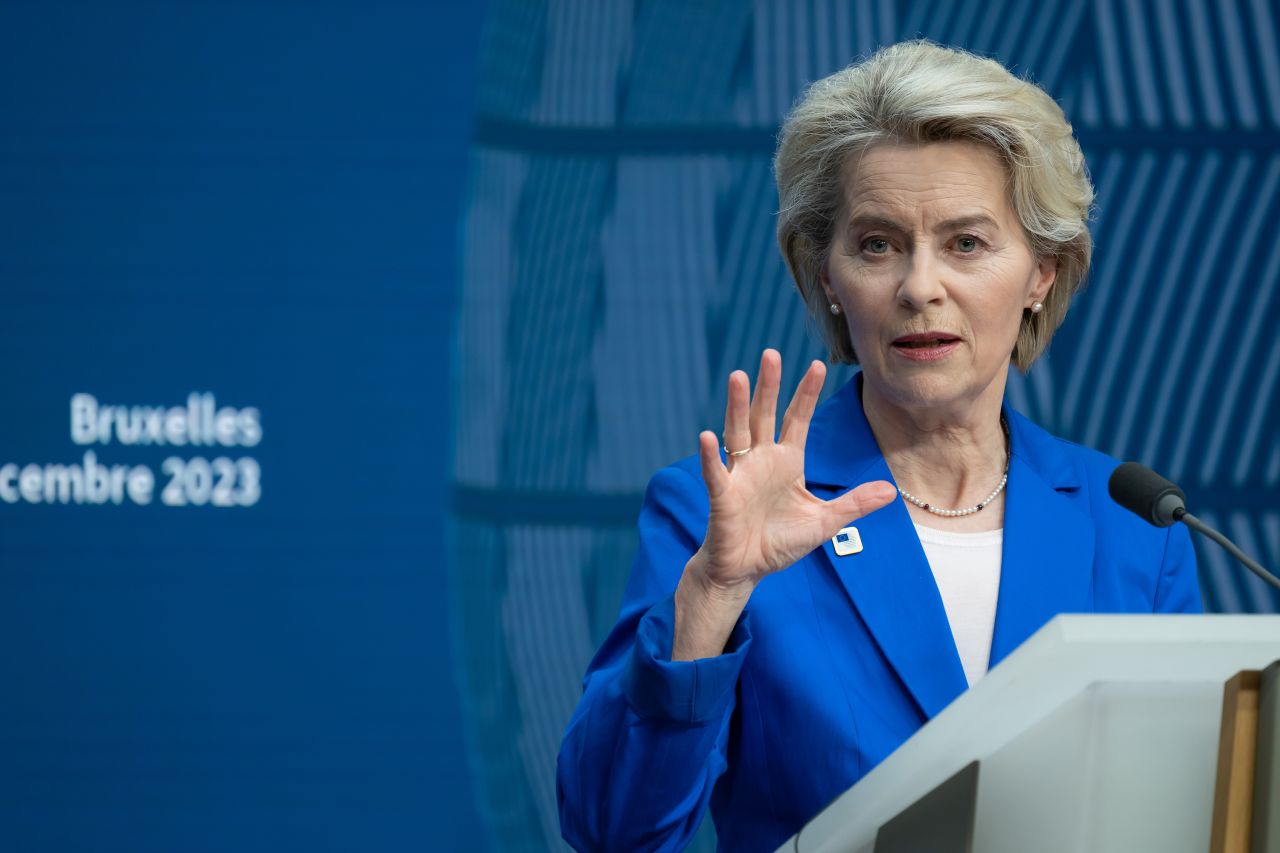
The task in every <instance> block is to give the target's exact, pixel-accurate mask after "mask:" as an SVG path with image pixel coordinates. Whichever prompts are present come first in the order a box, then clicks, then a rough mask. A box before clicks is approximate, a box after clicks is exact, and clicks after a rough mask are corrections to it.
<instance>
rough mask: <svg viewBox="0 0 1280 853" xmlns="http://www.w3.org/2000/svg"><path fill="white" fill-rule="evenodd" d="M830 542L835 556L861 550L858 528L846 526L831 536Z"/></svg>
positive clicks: (844, 555) (845, 555) (855, 552)
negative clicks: (834, 550)
mask: <svg viewBox="0 0 1280 853" xmlns="http://www.w3.org/2000/svg"><path fill="white" fill-rule="evenodd" d="M831 544H832V546H834V547H835V549H836V555H837V556H839V557H847V556H849V555H850V554H857V553H858V552H859V551H861V550H862V537H861V536H859V535H858V528H856V527H846V528H844V529H843V530H841V531H840V532H839V533H837V534H836V535H835V536H832V537H831Z"/></svg>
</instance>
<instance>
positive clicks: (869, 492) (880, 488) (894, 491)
mask: <svg viewBox="0 0 1280 853" xmlns="http://www.w3.org/2000/svg"><path fill="white" fill-rule="evenodd" d="M897 497H898V488H897V487H896V486H895V485H893V483H890V482H889V481H888V480H872V481H871V482H870V483H863V484H862V485H860V486H858V487H857V488H856V489H850V490H849V491H847V492H845V493H844V494H843V495H840V496H839V497H837V498H832V499H831V500H829V501H827V509H828V510H829V511H830V513H831V516H832V518H831V521H832V522H833V523H834V524H837V525H838V527H843V526H844V525H846V524H848V523H849V522H851V521H856V520H858V519H859V518H862V517H863V516H864V515H870V514H871V513H873V512H875V511H876V510H878V509H880V508H881V507H885V506H888V505H889V504H891V503H893V502H894V500H896V499H897ZM837 529H838V528H837Z"/></svg>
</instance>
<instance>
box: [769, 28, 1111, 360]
mask: <svg viewBox="0 0 1280 853" xmlns="http://www.w3.org/2000/svg"><path fill="white" fill-rule="evenodd" d="M960 140H964V141H973V142H977V143H979V144H982V145H985V146H986V147H988V148H990V149H991V150H993V151H994V152H995V153H996V155H997V156H998V157H999V158H1000V160H1001V161H1002V162H1003V163H1004V165H1005V168H1006V169H1007V170H1008V172H1009V178H1010V181H1009V191H1010V196H1011V201H1012V204H1013V208H1014V211H1015V213H1016V214H1017V216H1018V219H1019V220H1020V221H1021V222H1022V227H1023V229H1024V230H1025V231H1026V235H1027V238H1028V240H1029V242H1030V244H1031V248H1032V251H1033V252H1034V254H1035V256H1036V257H1037V258H1038V259H1044V258H1056V259H1057V279H1056V281H1055V282H1054V285H1053V287H1051V288H1050V289H1049V294H1048V296H1047V297H1046V298H1045V302H1044V309H1043V310H1042V311H1041V312H1040V313H1038V314H1033V313H1032V312H1031V311H1029V310H1028V311H1024V312H1023V317H1022V325H1021V327H1020V328H1019V330H1018V340H1017V342H1016V343H1015V344H1014V348H1013V353H1012V354H1011V355H1012V359H1013V363H1014V364H1015V365H1016V366H1017V367H1018V368H1019V369H1020V370H1022V371H1026V370H1027V369H1028V368H1029V367H1030V366H1031V365H1032V363H1033V362H1035V360H1036V359H1037V358H1038V357H1039V356H1040V354H1041V353H1042V352H1044V349H1045V347H1047V346H1048V345H1049V339H1050V338H1052V337H1053V333H1054V332H1055V331H1057V329H1058V326H1059V325H1061V323H1062V321H1063V319H1064V318H1065V317H1066V315H1067V309H1068V307H1069V306H1070V304H1071V298H1072V297H1073V296H1074V295H1075V294H1076V293H1077V292H1078V291H1079V290H1080V288H1081V287H1082V286H1083V285H1084V280H1085V276H1086V275H1087V274H1088V272H1089V259H1090V256H1091V255H1092V252H1093V240H1092V238H1091V237H1090V235H1089V223H1088V220H1089V214H1090V209H1091V206H1092V204H1093V186H1092V184H1091V183H1090V181H1089V175H1088V172H1087V170H1086V169H1085V163H1084V154H1083V153H1082V152H1081V151H1080V145H1079V143H1078V142H1076V140H1075V137H1074V136H1072V134H1071V125H1070V124H1069V123H1068V122H1067V119H1066V116H1065V115H1064V114H1063V112H1062V108H1061V107H1059V106H1058V105H1057V103H1056V102H1054V100H1053V98H1051V97H1049V95H1048V94H1047V93H1046V92H1045V91H1044V90H1043V89H1041V88H1040V87H1039V86H1037V85H1035V84H1034V83H1030V82H1027V81H1025V80H1019V79H1018V78H1017V77H1015V76H1013V74H1011V73H1009V71H1007V70H1006V69H1005V68H1004V66H1002V65H1000V64H999V63H998V62H995V61H994V60H991V59H983V58H982V57H979V56H975V55H973V54H971V53H968V52H966V51H962V50H955V49H953V48H948V47H942V46H940V45H937V44H934V43H932V42H929V41H926V40H919V41H909V42H902V43H900V44H895V45H892V46H890V47H886V48H882V49H881V50H879V51H877V52H876V53H874V54H873V55H872V56H870V57H869V58H867V59H865V60H863V61H861V62H858V63H855V64H853V65H850V66H849V67H848V68H845V69H844V70H843V71H838V72H836V73H835V74H832V75H831V76H830V77H826V78H824V79H822V80H819V81H817V82H816V83H814V84H813V85H811V86H810V87H809V88H808V90H807V91H806V92H805V93H804V95H803V97H802V98H801V99H800V101H799V102H798V103H797V104H796V105H795V107H793V108H792V110H791V112H790V113H789V114H788V115H787V118H786V120H785V121H784V123H783V125H782V132H781V135H780V137H779V140H778V150H777V153H776V154H775V155H774V160H773V168H774V175H775V176H776V178H777V181H778V201H779V211H778V244H779V246H780V247H781V249H782V255H783V257H784V258H785V259H786V262H787V267H788V268H789V269H790V270H791V276H792V278H794V279H795V282H796V286H797V287H798V288H799V289H800V293H801V294H802V295H803V296H804V299H805V302H806V303H807V305H808V308H809V314H810V316H811V317H812V318H813V320H814V321H815V322H816V323H817V325H818V327H819V329H820V331H821V333H822V336H823V338H824V339H825V341H826V344H827V348H828V350H829V351H830V354H831V359H832V360H833V361H839V362H846V363H856V362H857V354H856V353H855V352H854V351H853V342H852V341H850V340H849V331H848V328H847V327H846V326H845V324H844V322H843V320H842V318H841V317H839V316H834V315H832V314H831V313H830V312H829V310H828V305H827V298H826V295H825V294H824V292H823V290H822V286H821V283H820V276H821V273H822V269H823V267H824V266H825V264H826V262H827V257H828V253H829V252H830V248H831V241H832V235H833V230H834V226H835V222H836V219H837V218H838V216H839V214H840V205H841V203H842V200H843V194H842V187H841V177H842V172H843V167H844V165H845V164H846V163H848V162H849V161H850V160H851V159H852V158H853V157H855V156H857V155H858V154H860V153H861V152H864V151H866V150H867V149H868V148H869V147H871V146H873V145H876V144H878V143H884V142H897V143H910V144H921V143H928V142H945V141H960Z"/></svg>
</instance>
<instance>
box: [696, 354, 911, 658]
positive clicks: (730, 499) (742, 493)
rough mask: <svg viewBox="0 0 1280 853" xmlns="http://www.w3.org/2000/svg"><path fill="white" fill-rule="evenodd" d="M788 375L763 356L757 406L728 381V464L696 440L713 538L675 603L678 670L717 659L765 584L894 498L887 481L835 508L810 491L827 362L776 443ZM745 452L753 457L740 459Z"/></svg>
mask: <svg viewBox="0 0 1280 853" xmlns="http://www.w3.org/2000/svg"><path fill="white" fill-rule="evenodd" d="M781 375H782V357H781V356H780V355H779V354H778V353H777V352H776V351H775V350H765V351H764V354H763V355H762V356H761V358H760V374H759V377H758V379H757V382H756V389H755V395H754V397H752V396H751V389H750V380H749V379H748V378H747V375H746V374H745V373H743V372H742V371H740V370H739V371H734V372H733V373H732V374H731V375H730V376H729V395H728V397H729V399H728V404H727V405H726V407H725V420H724V446H725V447H726V448H727V449H728V451H729V452H730V455H729V456H728V458H727V462H722V461H721V459H720V441H719V440H718V439H717V437H716V435H715V433H712V432H710V431H707V432H703V433H702V434H701V435H700V436H699V437H698V441H699V456H700V458H701V462H702V478H703V480H704V481H705V482H706V486H707V495H708V497H709V499H710V503H711V514H710V517H709V519H708V523H707V534H706V538H705V539H704V540H703V542H702V547H701V548H699V549H698V552H697V553H696V554H694V556H693V558H692V559H690V560H689V563H688V565H687V566H686V567H685V572H684V576H683V577H682V578H681V581H680V588H679V589H678V590H677V593H676V636H675V644H674V647H673V658H674V659H676V660H688V659H693V658H696V657H708V656H711V655H716V654H720V652H721V651H722V650H723V648H724V642H725V640H727V639H728V635H729V631H731V630H732V628H733V624H734V622H735V621H736V620H737V617H738V614H739V613H741V611H742V608H743V607H744V606H745V605H746V601H747V598H749V597H750V595H751V591H752V590H754V589H755V586H756V584H757V583H759V582H760V580H761V579H762V578H764V577H765V576H766V575H768V574H770V573H772V572H777V571H781V570H782V569H785V568H787V567H788V566H790V565H791V564H792V563H794V562H796V561H797V560H799V559H800V558H801V557H803V556H804V555H805V554H808V553H809V552H810V551H812V550H813V549H814V548H817V547H818V546H820V545H821V544H822V543H823V542H824V541H825V540H827V539H829V538H831V537H832V536H834V535H835V534H836V533H837V532H838V531H839V530H840V528H842V527H844V526H845V525H847V524H848V523H849V522H851V521H853V520H855V519H858V518H861V517H862V516H864V515H866V514H867V513H869V512H872V511H874V510H877V509H879V508H880V507H882V506H884V505H886V504H888V503H890V502H891V501H892V500H893V499H894V498H895V497H896V496H897V490H896V489H895V488H894V487H893V485H892V484H891V483H888V482H885V481H884V480H877V481H874V482H870V483H863V484H861V485H860V486H858V487H857V488H855V489H853V490H851V491H849V492H846V493H845V494H843V495H841V496H839V497H837V498H834V499H832V500H830V501H824V500H822V499H821V498H818V497H815V496H814V495H813V494H812V493H811V492H810V491H809V490H808V489H807V488H806V487H805V481H804V446H805V440H806V439H807V437H808V434H809V420H810V418H811V417H812V416H813V410H814V406H815V405H816V404H817V401H818V393H819V392H820V391H821V390H822V383H823V380H824V379H825V378H826V368H825V367H824V366H823V364H822V362H820V361H815V362H813V363H812V364H810V365H809V369H808V370H807V371H805V374H804V377H803V378H802V379H801V380H800V384H799V386H798V387H797V388H796V392H795V395H794V396H793V397H792V398H791V403H790V405H788V407H787V411H786V414H785V415H784V416H783V419H782V429H781V431H780V433H779V434H778V437H777V439H776V440H775V438H774V425H775V413H776V411H777V405H778V386H779V384H780V382H781ZM748 400H750V402H749V403H748ZM742 450H747V452H746V453H741V454H740V455H734V452H735V451H742ZM682 611H683V612H682Z"/></svg>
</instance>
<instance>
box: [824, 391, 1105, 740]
mask: <svg viewBox="0 0 1280 853" xmlns="http://www.w3.org/2000/svg"><path fill="white" fill-rule="evenodd" d="M861 386H862V375H861V373H859V374H857V375H856V376H855V377H854V378H853V379H851V380H850V381H849V382H847V383H846V384H845V385H844V387H843V388H841V389H840V390H839V391H837V392H836V393H835V394H834V395H832V397H831V398H830V399H828V400H827V401H826V402H825V403H823V404H822V405H821V406H819V407H818V409H817V411H815V412H814V416H813V419H812V421H811V424H810V430H809V437H808V440H807V442H806V445H805V448H806V449H805V479H806V481H807V482H808V484H809V487H810V490H811V491H813V493H814V494H816V495H818V496H819V497H824V498H831V497H834V496H835V495H837V494H840V493H842V492H845V491H847V490H849V489H850V488H852V487H854V486H856V485H858V484H860V483H864V482H867V481H870V480H888V481H889V482H891V483H892V482H894V479H893V475H892V473H891V472H890V471H889V467H888V465H887V463H886V462H885V459H884V455H883V454H882V453H881V452H880V448H879V446H878V445H877V444H876V440H875V436H874V434H873V433H872V432H871V426H870V424H868V422H867V419H866V415H865V414H864V413H863V410H862V397H861ZM1003 411H1004V414H1005V418H1006V420H1007V421H1008V424H1009V433H1010V447H1011V451H1012V456H1011V459H1010V463H1009V482H1008V484H1007V485H1006V486H1005V489H1006V499H1005V516H1004V546H1003V554H1002V560H1001V576H1000V591H999V598H998V601H997V606H996V619H995V628H994V633H993V636H992V644H991V658H990V665H991V666H995V665H996V664H997V663H999V662H1000V661H1001V660H1003V659H1004V658H1005V657H1006V656H1007V655H1008V654H1009V652H1011V651H1012V650H1013V649H1014V648H1016V647H1017V646H1018V645H1020V644H1021V643H1022V641H1023V640H1025V639H1026V638H1027V637H1029V636H1031V634H1033V633H1034V632H1035V631H1036V630H1037V629H1038V628H1039V627H1040V626H1041V625H1043V624H1044V623H1045V622H1047V621H1048V620H1049V619H1050V618H1052V617H1053V616H1054V615H1056V614H1057V613H1061V612H1080V611H1083V612H1088V611H1089V610H1091V609H1092V601H1091V594H1092V566H1093V547H1094V530H1093V521H1092V519H1091V518H1090V517H1089V516H1088V515H1087V514H1086V513H1085V512H1083V511H1082V510H1081V509H1078V508H1077V507H1086V506H1087V505H1088V502H1087V500H1084V501H1081V500H1080V497H1081V494H1080V492H1081V491H1082V489H1083V488H1084V486H1083V483H1084V479H1083V477H1082V476H1081V474H1080V472H1079V470H1078V468H1077V466H1076V464H1075V463H1074V461H1073V459H1072V457H1071V455H1070V453H1069V451H1068V447H1069V445H1067V444H1066V443H1065V442H1062V441H1061V440H1060V439H1057V438H1055V437H1054V436H1052V435H1050V434H1049V433H1047V432H1045V431H1044V430H1042V429H1040V428H1039V427H1038V426H1036V425H1035V424H1033V423H1031V422H1030V421H1029V420H1027V419H1026V418H1025V417H1023V416H1022V415H1020V414H1019V413H1018V412H1016V411H1014V410H1013V409H1012V408H1010V407H1009V405H1008V402H1007V401H1006V402H1005V403H1004V405H1003ZM895 485H896V484H895ZM1085 497H1087V496H1085ZM852 523H853V526H855V527H857V528H858V531H859V534H860V535H861V538H862V542H863V551H862V552H860V553H858V554H853V555H849V556H845V557H840V556H837V555H836V554H835V550H834V548H833V546H832V543H831V541H830V540H828V541H827V542H826V543H825V544H824V545H823V547H822V549H821V551H822V553H823V554H824V555H825V557H826V559H827V561H828V562H829V564H830V566H831V567H832V568H833V569H834V571H835V572H836V574H837V575H838V577H839V579H840V582H841V584H842V585H843V586H844V588H845V590H846V592H847V593H848V594H849V597H850V598H851V599H852V601H853V604H854V606H855V608H856V609H857V611H858V613H859V615H861V617H862V619H863V621H864V622H865V623H866V624H867V626H868V628H869V629H870V630H871V632H872V633H873V634H874V635H875V637H876V641H877V643H878V644H879V645H880V648H881V649H882V651H883V652H884V653H885V656H886V657H887V658H888V660H889V662H890V664H891V665H892V666H893V667H894V669H895V670H896V671H897V672H898V675H899V676H900V677H901V678H902V680H903V682H904V683H905V684H906V686H907V688H908V690H909V691H910V692H911V694H912V696H913V697H914V698H915V700H916V702H917V703H918V704H919V706H920V708H921V710H922V711H923V712H924V713H925V715H926V716H927V717H929V718H932V717H933V716H935V715H936V714H937V713H938V712H940V711H941V710H942V709H943V708H944V707H946V706H947V705H948V704H949V703H950V702H951V701H952V700H953V699H954V698H955V697H956V696H958V695H959V694H960V693H961V692H962V691H964V690H965V688H966V687H967V686H968V684H967V682H966V680H965V677H964V669H963V667H962V666H961V664H960V657H959V654H958V653H957V651H956V647H955V642H954V640H953V638H952V634H951V627H950V623H949V622H948V621H947V616H946V611H945V610H944V609H943V605H942V598H941V596H940V594H939V593H938V588H937V585H936V584H935V583H934V580H933V572H932V570H931V569H930V567H929V563H928V560H927V559H926V558H925V554H924V550H923V548H922V547H921V546H920V540H919V538H918V537H917V535H916V531H915V527H914V526H913V524H912V521H911V516H910V515H909V514H908V512H907V508H906V504H904V503H903V501H902V499H901V498H898V499H897V500H895V501H894V502H893V503H891V504H889V505H888V506H886V507H884V508H883V509H880V510H878V511H876V512H874V513H872V514H871V515H868V516H865V517H864V518H861V519H858V520H856V521H853V522H852Z"/></svg>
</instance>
